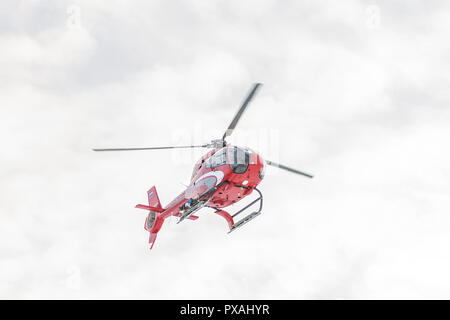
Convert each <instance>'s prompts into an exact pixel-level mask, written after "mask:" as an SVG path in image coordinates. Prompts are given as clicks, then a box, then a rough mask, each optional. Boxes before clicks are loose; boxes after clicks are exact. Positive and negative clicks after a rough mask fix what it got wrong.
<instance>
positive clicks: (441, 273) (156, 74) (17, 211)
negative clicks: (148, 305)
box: [0, 1, 450, 299]
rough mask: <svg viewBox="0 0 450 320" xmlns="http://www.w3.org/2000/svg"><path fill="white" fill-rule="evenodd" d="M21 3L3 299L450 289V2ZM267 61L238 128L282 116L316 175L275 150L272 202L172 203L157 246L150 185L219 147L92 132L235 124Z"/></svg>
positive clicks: (210, 129) (5, 27)
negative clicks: (151, 234) (182, 215)
mask: <svg viewBox="0 0 450 320" xmlns="http://www.w3.org/2000/svg"><path fill="white" fill-rule="evenodd" d="M3 5H4V6H5V8H6V7H8V12H10V13H11V12H14V14H8V15H7V14H5V12H6V11H5V10H0V12H2V13H0V15H1V19H0V64H1V67H2V68H1V69H2V72H0V101H1V105H2V107H1V108H0V119H1V120H0V135H1V136H2V137H3V139H4V140H3V141H4V144H3V150H4V151H3V153H2V157H1V159H0V165H1V167H2V171H1V173H0V174H1V177H2V179H1V182H0V195H1V196H0V212H1V214H0V239H1V241H0V256H1V257H2V259H1V260H0V297H3V298H25V299H27V298H87V299H91V298H138V299H141V298H150V299H152V298H154V299H156V298H159V299H165V298H189V299H192V298H206V299H208V298H221V299H229V298H261V299H264V298H273V299H279V298H288V299H292V298H318V299H324V298H402V297H406V298H446V297H448V294H449V292H448V288H449V285H450V283H449V279H448V277H447V276H446V270H447V269H448V267H449V265H450V257H449V256H448V254H447V251H448V250H446V246H447V243H448V242H449V237H448V235H447V233H448V232H447V230H448V226H449V223H450V221H449V219H448V218H447V214H446V213H447V212H448V209H449V203H448V200H447V194H448V191H449V190H448V188H449V187H448V182H447V181H448V177H449V170H448V168H447V163H448V162H449V160H450V159H448V158H449V153H448V152H446V149H445V146H446V142H447V141H446V140H447V137H448V136H449V134H450V132H449V129H448V125H447V121H446V119H448V116H449V110H448V103H449V98H450V97H449V94H448V90H447V87H448V84H449V83H448V82H449V79H448V76H447V75H446V74H445V72H443V70H447V69H448V68H449V67H450V65H449V64H450V63H449V60H448V59H447V57H448V55H449V52H450V48H449V45H448V41H446V38H447V34H448V32H447V31H448V28H449V27H450V25H449V24H448V22H447V20H448V19H445V17H446V15H447V14H448V10H449V8H448V5H447V3H446V2H444V1H432V2H430V4H428V3H427V5H426V6H425V5H424V4H423V2H420V1H415V2H412V3H411V4H410V5H409V6H408V8H405V7H404V6H401V7H400V4H399V3H398V2H392V1H377V2H370V3H369V2H367V3H364V2H357V1H351V2H347V3H345V4H339V5H337V4H335V3H334V2H331V1H319V2H317V1H314V2H313V1H307V2H303V3H299V2H286V3H278V2H275V1H263V2H261V1H258V2H256V1H254V2H249V3H246V4H241V3H239V5H238V3H237V2H234V1H231V2H221V1H216V2H213V1H208V2H201V1H179V2H177V3H171V4H169V3H167V2H163V1H152V2H151V3H145V4H144V3H137V2H126V3H124V2H121V1H109V2H108V3H106V2H103V1H80V2H78V4H77V5H76V6H75V7H74V4H72V3H68V2H67V3H64V2H58V3H56V2H46V1H45V2H44V1H36V2H33V3H32V4H23V3H21V4H18V3H17V2H10V3H7V2H4V4H3V3H2V6H3ZM369 5H372V6H373V5H375V6H376V7H377V8H378V9H379V10H378V11H377V10H375V11H374V10H367V8H368V6H369ZM377 12H378V14H379V15H380V16H379V17H378V18H377V17H373V16H371V15H372V14H374V13H375V14H377ZM78 14H79V15H78ZM13 17H14V18H13ZM374 18H377V19H378V20H377V19H375V20H371V19H374ZM368 19H369V20H368ZM368 21H369V22H371V23H372V22H373V21H378V22H379V24H370V23H369V24H368ZM256 81H260V82H263V83H264V86H263V88H262V90H261V92H260V93H258V96H257V97H256V98H255V100H254V101H253V102H252V105H251V106H250V108H249V109H248V111H247V112H246V113H245V115H244V117H243V118H242V121H241V122H240V123H239V128H238V129H237V130H236V131H235V132H234V134H233V136H232V138H231V139H230V141H231V142H233V143H237V144H249V145H250V146H251V147H256V145H255V143H256V144H258V142H259V140H258V139H259V137H260V136H261V137H267V135H264V134H265V133H267V132H272V133H273V136H272V137H273V141H272V142H271V146H269V147H267V145H266V147H264V141H263V142H262V143H261V147H262V149H264V152H266V150H267V154H266V153H264V154H263V156H264V157H267V158H270V159H272V160H279V161H280V162H282V163H285V164H286V165H290V166H293V167H298V168H299V169H300V170H304V171H308V172H311V173H314V174H315V178H314V179H313V180H307V179H302V178H299V177H297V176H293V175H290V174H288V173H286V172H282V171H278V170H276V169H273V168H270V170H268V174H267V176H266V178H265V180H264V181H263V182H262V183H261V188H260V189H261V190H262V191H263V193H264V196H265V198H264V201H265V205H264V209H263V213H262V214H261V216H260V217H258V218H257V219H255V220H254V221H252V222H251V223H249V224H248V225H246V226H245V227H244V228H242V229H241V230H239V231H237V232H235V233H233V234H232V235H227V234H226V224H225V223H224V221H223V220H222V219H221V218H220V217H218V216H216V215H214V214H213V212H210V214H208V212H207V210H205V212H202V213H201V216H200V219H199V220H197V221H196V222H192V221H186V222H183V223H182V224H179V225H177V224H176V223H175V221H173V220H169V221H167V223H165V225H164V227H163V228H164V229H163V230H162V231H161V232H160V234H159V236H158V239H157V243H156V245H155V248H154V250H153V251H152V252H151V253H150V252H148V248H147V244H146V241H147V237H148V235H147V234H146V232H145V231H144V230H143V228H142V227H143V223H144V213H143V212H140V211H138V210H135V209H134V208H133V207H134V205H135V204H136V203H144V202H145V201H146V190H147V189H149V188H150V187H151V186H152V185H156V186H157V188H158V192H159V195H160V197H161V200H162V202H163V204H167V203H168V202H170V201H171V200H172V199H173V198H174V197H175V196H176V195H177V194H178V193H179V192H180V191H181V190H183V188H184V187H183V186H182V183H188V181H189V178H190V175H191V170H192V165H193V162H194V161H195V159H196V158H198V157H200V156H201V154H202V152H203V151H202V150H200V151H198V152H197V151H195V152H193V153H189V154H186V156H184V155H183V159H178V158H176V157H174V154H172V153H171V152H170V151H161V152H159V153H152V152H142V153H127V154H125V153H121V154H95V153H93V152H91V151H90V149H91V148H92V147H101V146H105V147H109V146H111V147H114V146H117V147H121V146H146V145H148V146H151V145H170V144H174V143H187V142H189V143H191V142H192V143H204V142H206V141H208V140H209V139H211V138H216V137H220V136H221V135H222V134H223V131H224V130H225V128H226V125H227V124H228V123H229V121H230V120H231V117H232V116H233V114H234V113H235V112H236V109H237V107H238V105H239V103H240V102H241V101H242V100H241V99H243V97H244V95H245V93H246V90H248V88H249V87H250V85H251V83H253V82H256ZM261 130H262V131H261ZM264 130H265V131H264ZM261 132H262V133H263V134H261ZM260 140H261V139H260ZM263 140H264V139H263ZM257 147H258V148H259V146H257ZM176 155H177V154H175V156H176ZM179 155H181V154H179ZM277 158H278V159H277ZM175 160H177V161H175ZM178 160H179V161H178Z"/></svg>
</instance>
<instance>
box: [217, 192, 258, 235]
mask: <svg viewBox="0 0 450 320" xmlns="http://www.w3.org/2000/svg"><path fill="white" fill-rule="evenodd" d="M254 190H256V191H257V192H258V194H259V197H258V198H257V199H255V200H253V201H252V202H250V203H249V204H248V205H246V206H245V207H244V208H242V209H241V210H239V211H238V212H236V213H235V214H233V215H230V214H229V213H228V212H226V211H224V210H217V211H216V213H217V214H218V215H220V216H222V217H223V218H225V220H227V222H228V226H229V227H230V231H228V233H231V232H233V231H235V230H236V229H239V228H240V227H242V226H243V225H245V224H247V223H248V222H250V221H251V220H253V219H254V218H256V217H257V216H259V215H260V214H261V210H262V206H263V195H262V193H261V191H259V190H258V189H257V188H254ZM258 202H259V208H258V210H257V211H254V212H252V213H250V214H248V215H247V216H245V217H244V218H242V219H241V220H239V221H238V222H236V223H235V222H234V218H235V217H236V216H237V215H239V214H241V213H242V212H244V211H245V210H247V209H248V208H250V207H251V206H253V205H254V204H256V203H258Z"/></svg>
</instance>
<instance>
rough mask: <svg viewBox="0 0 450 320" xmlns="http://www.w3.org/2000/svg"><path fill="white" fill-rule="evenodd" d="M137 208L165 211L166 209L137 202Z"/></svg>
mask: <svg viewBox="0 0 450 320" xmlns="http://www.w3.org/2000/svg"><path fill="white" fill-rule="evenodd" d="M135 208H138V209H144V210H149V211H155V212H163V211H164V209H162V208H156V207H150V206H146V205H144V204H137V205H136V207H135Z"/></svg>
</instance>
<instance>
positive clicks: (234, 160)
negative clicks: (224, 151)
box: [228, 147, 250, 173]
mask: <svg viewBox="0 0 450 320" xmlns="http://www.w3.org/2000/svg"><path fill="white" fill-rule="evenodd" d="M228 159H229V163H230V166H231V169H232V170H233V172H234V173H244V172H245V171H247V169H248V165H249V163H250V153H249V151H248V150H245V149H242V148H238V147H228Z"/></svg>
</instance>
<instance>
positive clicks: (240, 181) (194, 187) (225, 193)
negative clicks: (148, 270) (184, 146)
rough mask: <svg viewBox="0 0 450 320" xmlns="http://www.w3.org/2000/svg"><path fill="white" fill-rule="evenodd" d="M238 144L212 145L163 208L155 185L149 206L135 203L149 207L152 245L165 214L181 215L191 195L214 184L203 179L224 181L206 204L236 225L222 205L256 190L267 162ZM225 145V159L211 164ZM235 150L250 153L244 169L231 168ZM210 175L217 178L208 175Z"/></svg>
mask: <svg viewBox="0 0 450 320" xmlns="http://www.w3.org/2000/svg"><path fill="white" fill-rule="evenodd" d="M236 148H237V147H234V146H227V147H225V148H220V149H213V150H211V151H209V152H208V153H206V154H205V155H204V156H203V157H202V158H201V159H200V160H199V161H198V162H197V163H196V164H195V167H194V171H193V173H192V178H191V183H190V185H189V186H188V187H187V189H186V190H185V191H184V192H182V193H181V194H180V195H179V196H178V197H177V198H175V199H174V200H173V201H172V202H171V203H170V204H169V205H168V206H166V207H165V208H162V206H161V204H160V201H159V197H158V194H157V192H156V188H155V187H152V188H151V189H150V190H149V191H148V198H149V206H145V205H137V206H136V207H137V208H141V209H146V210H149V211H150V213H149V216H148V217H147V219H146V221H145V226H144V228H145V230H147V231H149V232H150V240H149V242H150V243H151V247H153V244H154V242H155V239H156V235H157V233H158V232H159V230H160V229H161V227H162V225H163V223H164V220H165V219H166V218H168V217H171V216H176V217H180V216H181V213H180V207H181V206H182V205H183V204H185V203H186V202H187V201H188V200H189V198H190V197H196V196H198V195H200V194H203V193H205V192H206V191H208V190H211V188H208V186H205V184H204V183H213V185H212V187H215V186H216V185H218V184H219V183H221V185H220V186H219V187H218V188H217V189H216V191H215V192H214V194H213V195H212V197H211V199H210V200H209V202H208V203H207V204H206V206H207V207H212V208H215V209H217V211H216V213H217V214H218V215H220V216H221V217H223V218H224V219H225V220H226V221H227V223H228V226H229V228H230V229H231V228H232V227H233V225H234V221H233V218H232V217H231V216H230V214H228V213H227V212H225V211H223V210H220V209H223V208H226V207H228V206H230V205H233V204H235V203H237V202H239V201H241V200H242V199H244V198H245V197H247V196H248V195H250V194H251V193H252V192H253V189H254V188H255V187H257V186H258V184H259V183H260V182H261V180H262V176H261V173H262V171H263V167H264V162H263V160H262V158H261V157H260V156H259V155H258V154H257V153H254V152H253V151H251V150H248V149H244V148H237V149H236ZM223 149H225V150H226V163H225V164H223V165H219V166H217V167H209V163H210V162H211V161H213V160H214V157H213V156H214V154H216V153H217V152H219V153H218V155H219V154H221V153H220V152H223ZM235 150H237V151H235ZM236 152H240V153H239V155H242V154H243V152H246V153H247V154H248V158H246V160H247V161H244V162H246V163H248V167H247V168H246V170H244V171H243V172H242V173H236V172H233V169H232V163H233V159H234V158H233V155H234V156H235V157H237V156H236V154H237V153H236ZM234 163H236V162H234ZM205 175H206V176H205ZM222 175H223V177H222ZM208 176H211V177H213V178H215V179H211V178H209V179H208ZM221 177H222V178H221ZM220 178H221V179H220ZM210 187H211V186H210ZM152 214H154V215H155V221H154V223H153V225H152V226H149V225H148V222H149V218H150V216H151V215H152ZM190 219H191V220H195V219H197V217H196V216H191V217H190Z"/></svg>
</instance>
